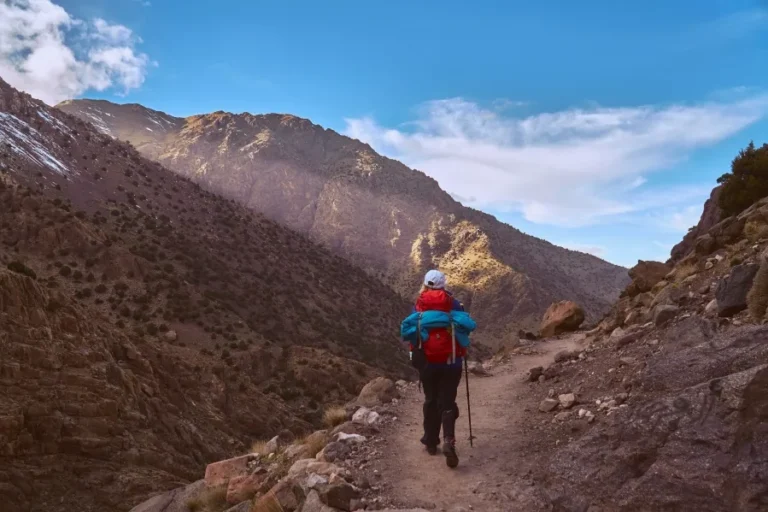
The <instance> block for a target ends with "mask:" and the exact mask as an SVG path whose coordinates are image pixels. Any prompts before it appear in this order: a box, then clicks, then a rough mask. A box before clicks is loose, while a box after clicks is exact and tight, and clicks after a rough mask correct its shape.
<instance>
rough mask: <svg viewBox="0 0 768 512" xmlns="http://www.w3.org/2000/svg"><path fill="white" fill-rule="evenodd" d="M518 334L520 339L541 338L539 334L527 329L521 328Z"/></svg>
mask: <svg viewBox="0 0 768 512" xmlns="http://www.w3.org/2000/svg"><path fill="white" fill-rule="evenodd" d="M517 335H518V336H519V337H520V339H523V340H528V341H536V340H537V339H539V337H538V336H536V333H533V332H531V331H526V330H524V329H520V330H519V331H518V332H517Z"/></svg>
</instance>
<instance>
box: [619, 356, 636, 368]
mask: <svg viewBox="0 0 768 512" xmlns="http://www.w3.org/2000/svg"><path fill="white" fill-rule="evenodd" d="M619 362H620V363H621V364H623V365H624V366H634V365H636V364H637V359H635V358H634V357H629V356H625V357H620V358H619Z"/></svg>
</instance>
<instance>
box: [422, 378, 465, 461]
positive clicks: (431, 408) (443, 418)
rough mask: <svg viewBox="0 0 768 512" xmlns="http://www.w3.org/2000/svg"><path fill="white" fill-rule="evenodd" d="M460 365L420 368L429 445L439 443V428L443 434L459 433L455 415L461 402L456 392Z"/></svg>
mask: <svg viewBox="0 0 768 512" xmlns="http://www.w3.org/2000/svg"><path fill="white" fill-rule="evenodd" d="M461 370H462V369H461V366H456V367H440V366H431V365H430V366H427V367H426V368H424V369H423V370H422V371H421V385H422V387H423V388H424V437H423V438H422V439H421V440H422V442H423V443H424V444H426V445H427V446H437V445H438V444H439V443H440V428H441V427H442V429H443V438H455V437H456V418H458V417H459V406H458V405H457V404H456V394H457V393H458V390H459V384H460V383H461Z"/></svg>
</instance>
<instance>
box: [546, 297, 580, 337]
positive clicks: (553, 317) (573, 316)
mask: <svg viewBox="0 0 768 512" xmlns="http://www.w3.org/2000/svg"><path fill="white" fill-rule="evenodd" d="M584 318H585V317H584V310H583V309H581V306H579V305H578V304H576V303H575V302H571V301H561V302H556V303H555V304H552V305H551V306H550V307H549V309H548V310H547V312H546V313H545V314H544V319H543V320H542V322H541V336H542V337H549V336H555V335H558V334H562V333H565V332H571V331H575V330H577V329H578V328H579V327H581V324H582V323H584Z"/></svg>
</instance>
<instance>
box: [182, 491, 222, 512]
mask: <svg viewBox="0 0 768 512" xmlns="http://www.w3.org/2000/svg"><path fill="white" fill-rule="evenodd" d="M227 508H229V504H228V503H227V488H226V487H216V488H215V489H206V490H205V491H203V493H201V494H200V496H198V497H196V498H191V499H190V500H188V501H187V510H189V512H222V511H224V510H226V509H227Z"/></svg>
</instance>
